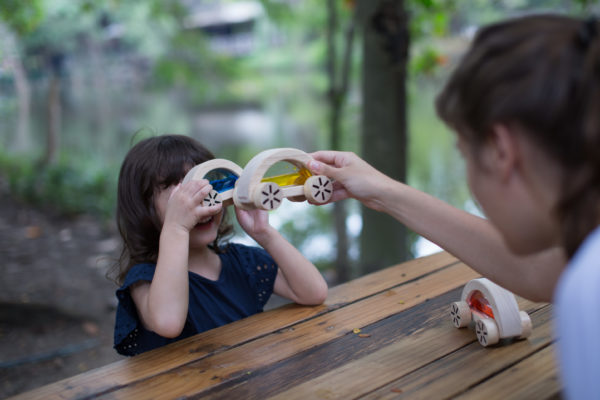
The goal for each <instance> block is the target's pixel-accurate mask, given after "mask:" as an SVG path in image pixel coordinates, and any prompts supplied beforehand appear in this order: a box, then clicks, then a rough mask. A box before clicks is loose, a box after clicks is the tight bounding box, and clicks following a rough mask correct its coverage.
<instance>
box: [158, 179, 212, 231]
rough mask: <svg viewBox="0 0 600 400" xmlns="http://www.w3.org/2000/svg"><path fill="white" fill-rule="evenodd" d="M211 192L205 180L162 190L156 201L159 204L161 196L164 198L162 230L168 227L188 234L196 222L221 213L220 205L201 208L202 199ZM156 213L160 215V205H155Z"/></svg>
mask: <svg viewBox="0 0 600 400" xmlns="http://www.w3.org/2000/svg"><path fill="white" fill-rule="evenodd" d="M211 190H212V186H211V185H210V184H209V182H208V181H207V180H206V179H202V180H199V181H196V180H192V181H189V182H186V183H185V184H182V183H180V184H178V185H177V186H172V187H170V188H166V189H165V190H163V191H162V192H161V193H160V194H159V196H158V199H157V202H158V203H160V201H161V197H162V196H164V197H165V198H166V206H165V208H166V210H164V219H163V228H164V227H165V226H170V227H175V228H178V229H183V230H185V231H186V232H189V231H190V230H192V229H193V228H194V226H196V224H198V222H200V221H202V220H203V219H206V218H208V217H210V216H212V215H216V214H218V213H219V212H221V208H222V205H221V204H218V205H215V206H211V207H204V206H202V202H203V201H204V198H205V197H206V196H207V195H208V193H209V192H210V191H211ZM163 201H164V199H163ZM157 211H158V212H159V215H160V214H161V207H160V205H157ZM161 219H162V218H161Z"/></svg>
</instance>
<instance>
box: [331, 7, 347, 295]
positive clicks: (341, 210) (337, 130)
mask: <svg viewBox="0 0 600 400" xmlns="http://www.w3.org/2000/svg"><path fill="white" fill-rule="evenodd" d="M327 12H328V21H327V73H328V79H329V90H328V98H329V132H330V144H329V146H330V148H331V149H333V150H339V149H340V142H341V135H342V132H341V125H340V122H341V117H342V110H343V107H344V103H345V99H346V93H347V91H348V80H349V74H350V67H351V62H352V57H351V56H352V48H353V46H354V20H352V21H350V25H349V26H348V29H347V30H346V36H345V39H346V40H345V42H344V43H345V46H346V47H345V49H344V54H343V59H342V64H341V71H340V70H339V68H338V62H337V46H336V35H337V31H338V27H339V24H338V10H337V8H336V0H327ZM346 214H347V213H346V207H345V203H344V202H336V203H334V204H333V219H334V225H335V232H336V260H335V271H336V280H337V283H341V282H345V281H347V280H348V279H350V260H349V258H348V234H347V232H346Z"/></svg>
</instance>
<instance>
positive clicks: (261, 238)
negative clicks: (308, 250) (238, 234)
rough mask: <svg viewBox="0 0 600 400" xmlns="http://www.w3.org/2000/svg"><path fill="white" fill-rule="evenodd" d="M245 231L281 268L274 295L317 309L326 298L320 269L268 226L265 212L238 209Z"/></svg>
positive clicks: (237, 212) (239, 218) (238, 216)
mask: <svg viewBox="0 0 600 400" xmlns="http://www.w3.org/2000/svg"><path fill="white" fill-rule="evenodd" d="M236 216H237V218H238V221H239V222H240V225H241V226H242V228H243V229H244V230H245V231H246V232H247V233H248V234H249V235H250V236H251V237H252V238H253V239H254V240H256V242H257V243H258V244H259V245H261V246H262V247H263V248H264V249H265V250H266V251H267V252H268V253H269V254H270V255H271V257H273V260H275V262H276V263H277V265H278V266H279V271H278V272H277V277H276V278H275V286H274V292H275V293H276V294H278V295H280V296H282V297H285V298H287V299H290V300H292V301H294V302H295V303H298V304H305V305H317V304H321V303H323V302H324V301H325V299H326V298H327V283H326V282H325V279H323V276H322V275H321V273H320V272H319V271H318V270H317V268H316V267H315V266H314V265H313V263H311V262H310V261H308V260H307V259H306V258H305V257H304V256H303V255H302V254H301V253H300V252H299V251H298V249H296V248H295V247H294V246H292V244H291V243H289V242H288V241H287V240H286V239H285V238H284V237H283V236H281V234H280V233H279V232H278V231H277V230H276V229H274V228H273V227H271V226H270V225H269V223H268V214H267V212H266V211H262V210H252V211H244V210H240V209H236Z"/></svg>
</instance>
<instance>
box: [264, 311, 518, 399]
mask: <svg viewBox="0 0 600 400" xmlns="http://www.w3.org/2000/svg"><path fill="white" fill-rule="evenodd" d="M440 306H441V305H440ZM446 308H447V307H443V309H439V310H438V311H439V312H438V313H437V314H436V317H435V321H434V322H433V323H431V324H422V329H421V330H419V331H416V332H414V333H413V334H412V335H410V336H408V337H405V338H402V340H398V341H396V342H394V343H392V344H390V345H389V346H386V347H384V348H382V349H380V350H378V351H375V352H373V353H371V354H369V355H367V356H365V357H362V358H359V359H357V360H355V361H353V362H348V363H345V364H343V365H342V366H340V367H338V368H335V369H332V370H330V371H329V372H327V373H325V374H323V375H321V376H319V377H317V378H315V379H311V380H309V381H306V382H303V383H302V384H299V385H296V386H294V387H291V388H290V389H289V390H287V391H284V392H282V393H279V394H278V395H276V396H273V397H272V398H273V399H286V400H287V399H290V400H293V399H306V398H311V399H321V398H325V399H351V398H357V397H360V396H361V395H366V394H368V393H370V392H372V391H374V390H377V389H379V388H381V387H382V386H384V385H387V384H389V383H390V382H393V381H395V380H397V379H398V378H400V377H403V376H405V375H408V374H410V373H412V372H413V371H417V370H419V369H420V368H423V367H425V366H427V365H429V364H431V363H435V362H438V360H440V359H443V357H445V356H446V355H448V354H452V353H453V352H456V351H458V350H460V349H462V348H463V347H465V346H467V345H470V344H472V345H474V346H475V347H476V348H475V349H471V350H472V351H475V352H477V353H478V354H479V357H490V359H491V358H492V356H491V354H493V352H494V350H497V349H491V350H492V352H491V353H490V352H489V350H490V349H485V348H481V347H480V346H479V345H478V344H474V340H473V336H470V335H466V334H464V335H463V333H466V332H464V331H462V332H461V331H458V332H454V333H453V332H452V329H451V328H453V326H452V324H451V323H450V321H449V318H448V317H447V314H446V312H445V310H446ZM477 346H478V347H477ZM486 351H488V352H486ZM519 357H521V356H519ZM394 387H395V386H394ZM400 389H401V388H400ZM424 391H425V390H424ZM443 393H445V389H444V390H442V391H441V392H435V391H431V392H428V393H427V395H426V396H425V397H424V398H430V399H433V398H435V399H438V398H440V396H441V395H442V396H443ZM395 394H396V393H395ZM408 398H411V397H408ZM483 398H485V397H483Z"/></svg>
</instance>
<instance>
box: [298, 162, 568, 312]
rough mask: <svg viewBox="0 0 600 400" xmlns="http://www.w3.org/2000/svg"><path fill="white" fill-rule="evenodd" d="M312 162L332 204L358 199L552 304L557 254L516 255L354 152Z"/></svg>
mask: <svg viewBox="0 0 600 400" xmlns="http://www.w3.org/2000/svg"><path fill="white" fill-rule="evenodd" d="M312 157H313V158H314V159H315V160H317V161H318V162H311V163H310V164H309V167H310V168H311V170H312V171H313V172H314V173H318V174H323V175H327V176H329V177H330V178H333V179H334V180H335V184H334V188H335V191H334V195H333V199H334V200H341V199H343V198H348V197H351V198H355V199H358V200H359V201H361V202H362V203H364V204H365V205H366V206H367V207H370V208H373V209H374V210H377V211H381V212H385V213H388V214H390V215H391V216H392V217H394V218H395V219H397V220H398V221H400V222H401V223H403V224H405V225H406V226H407V227H408V228H409V229H411V230H413V231H415V232H416V233H418V234H419V235H421V236H423V237H425V238H427V239H429V240H430V241H432V242H434V243H436V244H437V245H438V246H440V247H442V248H443V249H445V250H446V251H448V252H450V253H452V254H453V255H455V256H456V257H458V258H459V259H460V260H462V261H463V262H464V263H466V264H467V265H469V266H470V267H472V268H473V269H475V270H476V271H477V272H479V273H480V274H482V275H483V276H485V277H487V278H489V279H490V280H492V281H494V282H496V283H497V284H499V285H501V286H503V287H505V288H506V289H508V290H510V291H512V292H514V293H515V294H518V295H520V296H523V297H526V298H528V299H531V300H535V301H550V300H551V299H552V293H553V292H554V287H555V285H556V282H557V281H558V277H559V275H560V273H561V272H562V270H563V268H564V266H565V264H566V258H565V256H564V254H563V253H562V250H561V249H559V248H555V249H550V250H547V251H544V252H542V253H539V254H535V255H531V256H527V257H520V256H515V255H513V254H512V253H511V252H510V250H509V249H508V248H507V247H506V245H505V244H504V241H503V239H502V237H501V236H500V233H499V232H498V231H497V230H496V229H495V228H494V227H493V226H492V225H491V223H489V222H488V221H487V220H485V219H483V218H479V217H477V216H475V215H472V214H469V213H467V212H465V211H462V210H459V209H457V208H455V207H452V206H451V205H449V204H447V203H445V202H443V201H442V200H440V199H437V198H435V197H433V196H431V195H429V194H427V193H424V192H421V191H419V190H417V189H414V188H412V187H410V186H407V185H405V184H402V183H400V182H397V181H395V180H393V179H391V178H389V177H388V176H386V175H384V174H382V173H381V172H379V171H377V170H376V169H375V168H373V167H372V166H371V165H369V164H368V163H366V162H365V161H364V160H362V159H360V158H359V157H358V156H357V155H355V154H353V153H342V152H332V151H321V152H316V153H313V154H312Z"/></svg>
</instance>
